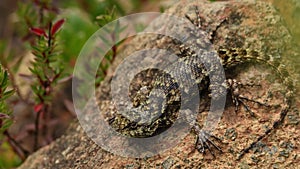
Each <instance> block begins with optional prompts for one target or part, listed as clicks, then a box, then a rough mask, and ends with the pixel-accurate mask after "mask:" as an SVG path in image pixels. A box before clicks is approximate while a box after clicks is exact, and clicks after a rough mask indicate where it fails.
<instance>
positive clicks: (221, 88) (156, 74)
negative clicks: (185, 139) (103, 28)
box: [109, 8, 294, 159]
mask: <svg viewBox="0 0 300 169" xmlns="http://www.w3.org/2000/svg"><path fill="white" fill-rule="evenodd" d="M195 11H196V16H197V20H196V21H193V20H192V19H191V18H190V17H189V16H187V15H186V17H187V19H188V20H190V21H191V22H192V23H193V24H195V25H196V26H197V27H198V28H199V30H201V29H202V23H203V21H202V18H201V17H200V15H199V11H198V9H197V8H196V9H195ZM224 22H226V19H224ZM221 24H222V22H221V23H220V25H221ZM217 28H218V26H217V27H216V29H217ZM215 31H216V30H214V31H211V33H210V36H211V37H207V38H208V39H210V40H211V41H213V35H214V33H215ZM192 33H193V34H196V35H197V32H192ZM199 46H203V44H193V45H191V46H186V45H183V44H179V50H180V52H179V54H178V56H179V58H180V63H181V64H185V65H188V67H189V68H190V70H191V72H192V77H189V78H190V79H194V80H195V82H196V83H197V86H198V89H199V95H201V96H203V95H205V93H210V94H209V97H210V98H214V99H216V100H218V99H219V98H221V97H223V96H224V95H226V93H227V92H229V94H230V95H231V96H232V101H233V102H234V104H235V106H236V107H238V106H239V104H240V103H241V104H242V105H244V106H245V107H246V109H248V110H249V111H251V110H250V108H249V107H248V106H247V104H246V103H245V101H253V102H256V103H259V104H260V105H266V104H265V103H260V102H258V101H255V100H251V99H248V98H246V97H243V96H241V95H240V94H239V93H238V87H239V86H241V84H240V83H239V82H237V81H236V80H234V79H226V80H225V79H220V80H219V81H218V82H217V83H216V84H214V85H211V84H210V80H209V78H208V76H209V75H210V74H212V73H213V72H215V71H218V67H216V66H215V65H217V64H218V63H217V61H214V60H210V59H211V58H210V56H209V55H206V56H201V57H202V58H203V59H205V60H206V62H207V63H209V65H204V64H203V63H202V62H201V61H199V59H197V58H198V57H197V54H196V53H195V51H197V50H198V48H199ZM217 54H218V56H219V58H220V61H221V64H222V66H223V67H224V69H225V71H226V70H227V69H230V68H231V67H233V66H236V65H240V64H245V63H247V62H257V63H262V64H266V65H268V66H270V67H271V68H272V69H273V70H274V71H275V72H276V74H277V75H278V76H279V78H280V79H281V81H282V83H283V84H284V85H285V86H286V95H285V100H284V101H283V103H282V105H281V106H282V110H281V113H280V118H279V119H277V120H276V121H274V123H273V125H272V126H271V128H269V129H267V130H266V131H265V133H264V134H263V135H261V136H259V137H258V138H257V140H256V141H254V142H253V143H251V144H250V145H249V146H248V147H246V148H245V149H244V150H242V151H241V152H240V155H239V157H238V159H240V158H242V157H243V155H244V154H245V153H247V152H248V151H249V150H250V149H251V148H253V147H254V146H255V144H256V143H257V142H259V141H260V140H262V139H263V138H264V137H266V136H267V135H268V134H269V133H270V132H271V131H273V130H275V129H276V128H278V127H279V126H280V124H282V123H283V121H284V118H285V116H286V114H287V112H288V110H289V108H290V104H291V98H292V95H293V90H294V88H293V85H292V82H291V80H290V79H289V75H288V72H287V71H286V70H285V68H284V66H283V65H282V64H280V62H279V61H278V60H276V59H275V58H273V57H272V56H270V55H266V54H264V53H263V52H259V51H255V50H253V49H242V48H231V49H226V48H220V49H217ZM175 74H176V75H178V76H181V75H182V74H183V76H186V74H184V73H183V70H181V68H178V71H177V73H175ZM138 76H141V77H147V79H146V80H145V79H144V80H142V81H144V82H145V81H146V84H144V85H140V86H139V87H141V88H137V89H132V91H135V92H131V98H132V102H133V105H134V106H135V107H136V108H137V109H134V110H132V111H131V112H128V113H129V114H131V115H132V114H133V115H134V114H135V115H134V116H131V117H136V119H127V118H126V117H124V116H123V115H121V114H117V115H115V116H114V117H112V118H110V119H109V123H110V125H111V126H112V127H114V128H115V129H116V130H117V131H118V132H120V133H122V134H124V135H128V136H132V137H151V136H154V135H157V134H160V133H161V132H163V131H164V130H166V129H168V128H169V127H170V126H171V125H172V124H173V123H174V122H175V121H176V119H177V117H178V110H179V109H180V106H181V105H180V102H181V98H180V96H182V93H181V92H184V91H180V90H179V88H180V86H179V85H178V84H177V82H176V80H175V79H174V78H173V77H172V76H171V75H169V74H167V73H165V72H163V71H160V70H154V69H152V70H145V71H143V72H141V73H140V75H137V77H136V79H134V80H138V79H139V77H138ZM183 78H185V77H183ZM145 86H146V87H145ZM188 87H189V86H185V87H183V88H184V90H188V89H187V88H188ZM155 88H156V89H160V90H162V91H163V95H164V96H165V97H164V98H162V97H161V96H159V94H157V95H155V94H152V96H151V97H154V99H151V100H150V101H149V97H150V96H149V95H150V92H151V90H152V89H155ZM213 90H214V91H218V92H216V93H215V94H214V95H212V93H211V91H213ZM226 91H227V92H226ZM195 96H196V95H195ZM191 97H194V95H192V96H191ZM164 100H165V102H163V101H164ZM163 103H165V104H163ZM139 108H142V109H143V110H145V111H147V112H148V113H147V114H151V117H150V118H151V119H154V120H153V121H151V122H150V123H149V122H148V123H145V122H144V121H142V120H140V119H141V115H140V114H139V113H140V112H139V111H138V110H139ZM192 109H195V110H192V111H197V112H198V111H199V110H198V108H195V107H194V108H192ZM236 110H237V108H236ZM151 111H152V112H151ZM200 112H201V111H200ZM159 115H160V116H159ZM192 125H193V129H194V132H195V133H196V137H197V139H196V148H197V149H198V150H199V151H200V152H202V153H204V152H205V150H206V149H209V151H210V152H211V148H212V147H214V148H216V149H217V150H219V151H220V152H221V151H222V150H221V148H219V147H218V146H217V144H215V143H214V142H213V141H212V140H211V139H210V137H214V138H216V137H215V136H213V135H211V134H210V132H211V131H205V130H202V129H201V128H200V125H199V124H198V122H196V123H194V124H192ZM213 156H215V155H214V154H213Z"/></svg>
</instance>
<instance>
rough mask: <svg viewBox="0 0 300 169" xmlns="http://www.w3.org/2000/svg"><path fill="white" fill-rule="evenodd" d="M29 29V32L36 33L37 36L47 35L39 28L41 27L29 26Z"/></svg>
mask: <svg viewBox="0 0 300 169" xmlns="http://www.w3.org/2000/svg"><path fill="white" fill-rule="evenodd" d="M29 30H30V32H32V33H34V34H36V35H38V36H45V37H47V34H46V32H45V31H44V30H43V29H41V28H30V29H29Z"/></svg>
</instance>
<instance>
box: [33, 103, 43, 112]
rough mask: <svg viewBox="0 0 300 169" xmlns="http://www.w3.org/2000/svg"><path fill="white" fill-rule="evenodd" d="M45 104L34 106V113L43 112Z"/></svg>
mask: <svg viewBox="0 0 300 169" xmlns="http://www.w3.org/2000/svg"><path fill="white" fill-rule="evenodd" d="M43 106H44V105H43V103H40V104H38V105H35V106H34V108H33V110H34V112H36V113H37V112H39V111H41V110H42V108H43Z"/></svg>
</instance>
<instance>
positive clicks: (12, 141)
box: [4, 130, 29, 161]
mask: <svg viewBox="0 0 300 169" xmlns="http://www.w3.org/2000/svg"><path fill="white" fill-rule="evenodd" d="M4 135H5V136H6V137H7V138H8V143H9V144H10V146H11V147H12V149H13V150H14V152H15V153H16V154H17V155H18V156H19V157H20V158H21V160H22V161H24V160H25V159H26V157H27V156H28V155H29V152H28V151H27V150H25V149H24V148H23V147H22V146H21V145H20V144H19V143H18V142H17V141H16V140H15V139H14V138H13V137H12V136H11V135H10V134H9V133H8V131H7V130H6V131H4Z"/></svg>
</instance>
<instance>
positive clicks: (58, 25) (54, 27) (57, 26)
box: [51, 19, 66, 35]
mask: <svg viewBox="0 0 300 169" xmlns="http://www.w3.org/2000/svg"><path fill="white" fill-rule="evenodd" d="M65 21H66V20H65V19H61V20H58V21H57V22H56V23H55V24H54V25H53V27H52V29H51V35H54V34H55V33H57V31H58V30H59V29H60V28H61V26H62V25H63V24H64V23H65Z"/></svg>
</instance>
